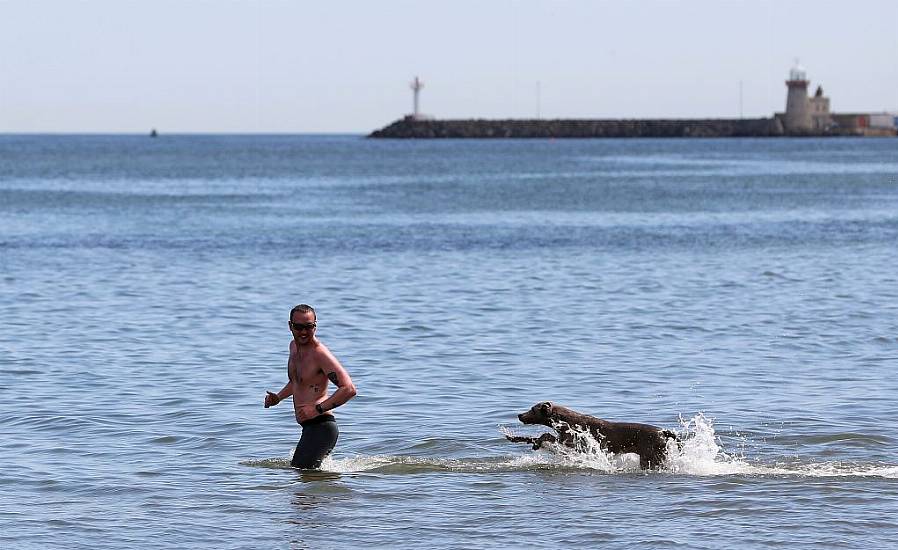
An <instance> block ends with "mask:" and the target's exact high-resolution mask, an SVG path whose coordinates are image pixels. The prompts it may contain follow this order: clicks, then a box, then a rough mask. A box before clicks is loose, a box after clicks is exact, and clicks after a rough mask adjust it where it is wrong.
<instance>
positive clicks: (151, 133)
mask: <svg viewBox="0 0 898 550" xmlns="http://www.w3.org/2000/svg"><path fill="white" fill-rule="evenodd" d="M158 136H159V132H157V131H156V129H155V128H153V129H152V130H150V137H158Z"/></svg>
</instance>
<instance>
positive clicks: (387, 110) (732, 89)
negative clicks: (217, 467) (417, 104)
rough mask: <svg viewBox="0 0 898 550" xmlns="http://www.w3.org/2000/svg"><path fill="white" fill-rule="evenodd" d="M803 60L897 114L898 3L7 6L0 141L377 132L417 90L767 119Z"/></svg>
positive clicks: (875, 106)
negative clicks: (152, 132) (417, 86)
mask: <svg viewBox="0 0 898 550" xmlns="http://www.w3.org/2000/svg"><path fill="white" fill-rule="evenodd" d="M796 58H798V59H799V60H800V62H801V65H802V66H804V67H805V68H806V70H807V73H808V77H809V79H810V80H811V91H813V89H815V88H816V86H817V85H818V84H822V85H823V88H824V91H825V92H826V94H827V95H828V96H830V98H831V100H832V108H833V110H834V111H836V112H871V111H883V110H890V111H898V0H878V1H876V0H851V1H849V0H844V1H834V0H832V1H831V0H817V1H805V0H794V1H789V0H777V1H767V0H756V1H728V0H693V1H685V0H684V1H654V0H632V1H625V0H614V1H601V0H580V1H577V0H568V1H565V0H557V1H548V0H517V1H512V0H446V1H444V0H430V1H428V0H418V1H411V0H403V1H400V0H395V1H394V0H359V1H350V0H316V1H305V0H290V1H287V0H283V1H274V0H256V1H249V0H230V1H229V0H215V1H212V0H209V1H195V0H84V1H76V0H0V132H137V133H143V132H147V131H149V129H150V128H154V127H155V128H158V129H159V131H160V132H298V133H299V132H368V131H370V130H373V129H375V128H378V127H381V126H384V125H385V124H387V123H389V122H391V121H393V120H395V119H396V118H399V117H400V116H402V115H403V114H406V113H408V112H410V111H411V108H412V95H411V90H410V89H409V82H410V81H411V80H412V78H413V77H414V76H415V75H419V76H420V77H421V79H422V80H423V81H424V82H425V88H424V89H423V90H422V92H421V108H422V111H423V112H424V113H426V114H430V115H433V116H435V117H438V118H473V117H480V118H506V117H508V118H533V117H536V116H537V113H539V114H540V115H541V117H542V118H609V117H610V118H628V117H646V118H649V117H738V116H739V115H740V108H741V112H742V114H743V115H744V116H746V117H759V116H770V114H771V113H773V112H774V111H782V110H783V108H784V106H785V98H786V89H785V85H784V80H785V78H786V76H787V75H788V72H789V68H790V67H791V65H792V64H793V63H794V61H795V59H796ZM740 90H741V94H740ZM740 95H741V100H740Z"/></svg>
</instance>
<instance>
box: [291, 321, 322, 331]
mask: <svg viewBox="0 0 898 550" xmlns="http://www.w3.org/2000/svg"><path fill="white" fill-rule="evenodd" d="M289 323H290V328H292V329H293V330H312V329H313V328H315V327H317V326H318V323H294V322H293V321H290V322H289Z"/></svg>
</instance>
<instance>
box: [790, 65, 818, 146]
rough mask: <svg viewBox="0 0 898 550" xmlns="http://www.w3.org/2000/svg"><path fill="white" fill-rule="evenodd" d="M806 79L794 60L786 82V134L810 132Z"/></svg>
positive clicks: (809, 107) (809, 109)
mask: <svg viewBox="0 0 898 550" xmlns="http://www.w3.org/2000/svg"><path fill="white" fill-rule="evenodd" d="M808 83H809V82H808V77H807V73H806V72H805V70H804V68H803V67H802V66H801V65H799V64H798V60H795V66H794V67H792V69H791V70H790V71H789V80H787V81H786V88H788V90H789V91H788V92H787V93H786V116H785V117H784V119H783V126H784V127H785V130H786V133H789V134H805V133H808V132H810V131H811V130H812V128H813V123H812V121H811V106H810V101H809V100H808Z"/></svg>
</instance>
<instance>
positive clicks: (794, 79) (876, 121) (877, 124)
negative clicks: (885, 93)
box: [775, 64, 898, 136]
mask: <svg viewBox="0 0 898 550" xmlns="http://www.w3.org/2000/svg"><path fill="white" fill-rule="evenodd" d="M808 84H810V81H809V80H808V78H807V73H806V72H805V70H804V68H803V67H801V66H800V65H798V64H796V65H795V66H794V67H792V69H791V70H790V71H789V79H788V80H786V89H787V92H786V112H785V113H776V115H775V116H776V118H778V119H780V122H782V125H783V130H784V131H785V133H786V134H787V135H793V136H801V135H848V136H894V135H895V134H896V127H898V117H896V115H895V114H894V113H880V114H871V113H838V114H837V113H833V112H831V111H830V104H829V98H828V97H826V96H825V95H823V87H822V86H817V91H816V92H815V93H814V96H813V97H808Z"/></svg>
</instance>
